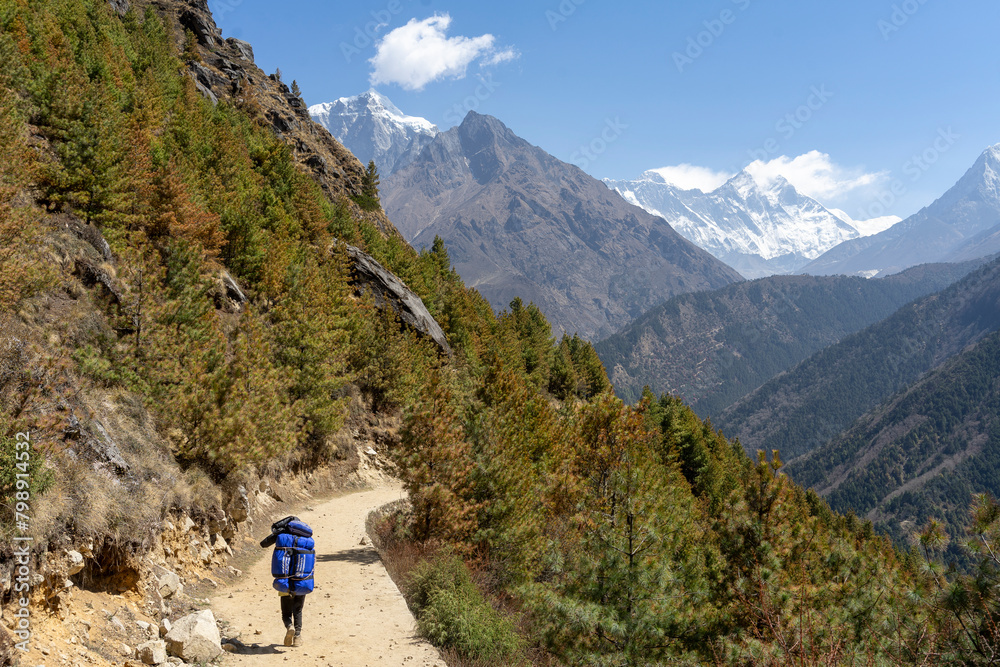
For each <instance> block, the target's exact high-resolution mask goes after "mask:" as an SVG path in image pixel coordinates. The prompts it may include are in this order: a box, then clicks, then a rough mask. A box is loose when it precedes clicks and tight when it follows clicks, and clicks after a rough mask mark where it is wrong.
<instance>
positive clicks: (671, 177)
mask: <svg viewBox="0 0 1000 667" xmlns="http://www.w3.org/2000/svg"><path fill="white" fill-rule="evenodd" d="M650 171H651V172H653V173H654V174H658V175H659V176H660V177H661V178H663V180H664V181H666V182H667V183H669V184H670V185H673V186H675V187H678V188H681V189H682V190H701V191H702V192H711V191H712V190H715V189H716V188H718V187H719V186H720V185H722V184H723V183H725V182H726V181H728V180H729V179H730V178H732V177H733V175H732V174H730V173H727V172H724V171H715V170H714V169H709V168H708V167H698V166H696V165H693V164H679V165H676V166H673V167H660V168H659V169H651V170H650Z"/></svg>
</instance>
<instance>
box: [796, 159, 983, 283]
mask: <svg viewBox="0 0 1000 667" xmlns="http://www.w3.org/2000/svg"><path fill="white" fill-rule="evenodd" d="M998 230H1000V145H997V146H992V147H990V148H988V149H986V151H984V152H983V154H982V155H981V156H980V157H979V159H978V160H976V163H975V164H974V165H973V166H972V168H970V169H969V171H968V172H966V174H965V175H964V176H963V177H962V179H961V180H960V181H959V182H958V183H956V184H955V186H954V187H953V188H951V189H950V190H949V191H948V192H946V193H945V194H944V195H943V196H942V197H941V198H940V199H938V200H937V201H935V202H934V203H932V204H931V205H930V206H928V207H926V208H924V209H923V210H921V211H920V212H918V213H916V214H914V215H913V216H911V217H909V218H907V219H906V220H904V221H903V222H901V223H899V224H898V225H896V226H894V227H892V228H890V229H888V230H886V231H884V232H882V233H880V234H876V235H874V236H869V237H866V238H862V239H855V240H853V241H847V242H845V243H842V244H841V245H839V246H837V247H836V248H833V249H832V250H830V251H828V252H826V253H824V254H823V255H822V256H820V257H819V258H817V259H816V260H815V261H813V262H810V263H809V264H807V265H806V266H805V267H803V269H802V272H803V273H809V274H813V275H832V274H837V273H841V274H847V275H858V274H873V273H879V272H882V273H891V272H895V271H900V270H902V269H905V268H906V267H908V266H914V265H917V264H925V263H927V262H941V261H954V260H956V259H970V258H973V257H986V256H989V255H992V254H995V253H996V252H998V251H1000V234H998ZM981 235H983V236H981Z"/></svg>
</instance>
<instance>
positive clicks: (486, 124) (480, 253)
mask: <svg viewBox="0 0 1000 667" xmlns="http://www.w3.org/2000/svg"><path fill="white" fill-rule="evenodd" d="M382 193H383V194H382V203H383V206H384V207H385V210H386V212H387V213H388V215H389V216H390V217H391V218H392V220H393V221H394V222H395V223H396V225H397V226H398V228H399V229H400V231H401V232H402V233H403V235H404V236H405V237H406V238H407V239H408V240H409V241H410V242H411V243H413V244H415V245H417V246H430V245H431V243H432V241H433V239H434V237H435V236H439V237H441V238H442V239H443V240H444V242H445V244H446V245H447V247H448V252H449V254H450V256H451V257H452V259H453V260H454V263H455V266H456V268H457V269H458V271H459V273H460V274H461V275H462V277H463V278H464V279H465V281H466V283H467V284H469V285H471V286H473V287H476V288H477V289H478V290H479V291H480V292H482V294H483V295H484V296H485V297H486V298H487V299H488V300H489V301H490V303H491V304H493V306H494V307H495V308H505V307H506V306H507V305H508V304H509V303H510V302H511V300H512V299H514V297H518V296H519V297H521V298H523V299H524V300H525V301H528V300H530V301H533V302H534V303H535V304H537V305H538V306H539V307H540V308H541V309H542V311H543V312H545V313H546V314H547V315H548V316H549V318H550V319H551V320H552V321H553V323H554V324H555V325H556V327H557V328H561V329H562V330H563V331H567V332H570V333H573V332H579V333H580V334H581V335H583V336H584V337H588V338H598V337H600V336H606V335H608V334H610V333H612V332H613V331H614V330H616V329H618V328H619V327H621V326H624V325H625V324H626V323H628V322H629V321H630V320H631V319H633V318H634V317H637V316H638V315H640V314H641V313H642V312H643V311H645V310H647V309H649V308H650V307H652V306H654V305H656V304H657V303H660V302H662V301H663V300H664V299H667V298H669V297H670V296H672V295H674V294H679V293H683V292H694V291H698V290H706V289H714V288H718V287H722V286H724V285H727V284H729V283H732V282H735V281H738V280H740V279H741V277H740V276H739V274H737V273H736V272H735V271H733V270H732V269H730V268H729V267H727V266H725V265H724V264H723V263H721V262H719V261H718V260H716V259H714V258H713V257H712V256H711V255H709V254H708V253H706V252H705V251H703V250H701V249H699V248H697V247H696V246H695V245H693V244H692V243H690V242H688V241H687V240H685V239H684V238H683V237H681V236H680V235H679V234H678V233H677V232H675V231H674V230H673V229H671V228H670V226H669V225H668V224H666V223H665V222H664V221H663V220H662V219H660V218H658V217H655V216H653V215H650V214H649V213H647V212H646V211H644V210H642V209H641V208H639V207H637V206H632V205H631V204H628V203H627V202H625V201H624V200H623V199H622V198H621V197H619V196H618V195H617V194H615V193H614V192H612V191H610V190H609V189H608V188H607V187H605V186H604V184H602V183H601V182H600V181H597V180H595V179H593V178H591V177H590V176H588V175H587V174H585V173H584V172H583V171H581V170H580V169H578V168H576V167H574V166H571V165H568V164H566V163H564V162H561V161H559V160H557V159H556V158H554V157H552V156H551V155H549V154H548V153H546V152H545V151H543V150H542V149H540V148H537V147H535V146H532V145H530V144H529V143H528V142H526V141H524V140H523V139H521V138H519V137H517V136H516V135H515V134H514V133H513V132H511V131H510V130H509V129H508V128H507V127H506V126H504V125H503V123H501V122H500V121H498V120H496V119H495V118H491V117H489V116H482V115H480V114H477V113H475V112H472V113H470V114H469V115H468V116H467V117H466V119H465V121H464V122H463V123H462V124H461V125H460V126H458V127H455V128H452V129H451V130H449V131H447V132H445V133H442V134H439V135H438V136H437V137H436V138H435V139H434V141H433V142H432V143H431V144H430V145H429V146H427V147H426V148H425V149H424V150H423V152H422V153H421V154H420V156H419V157H418V158H417V159H416V160H415V161H414V162H413V163H411V164H410V165H409V166H407V167H406V168H404V169H402V170H400V171H397V172H396V173H394V174H392V175H391V176H390V177H389V178H386V179H383V181H382Z"/></svg>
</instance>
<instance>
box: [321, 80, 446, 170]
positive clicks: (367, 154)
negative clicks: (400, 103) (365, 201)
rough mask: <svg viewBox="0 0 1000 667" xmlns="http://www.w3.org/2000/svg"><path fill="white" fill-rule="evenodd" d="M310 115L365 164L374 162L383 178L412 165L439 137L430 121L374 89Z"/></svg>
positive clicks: (324, 106)
mask: <svg viewBox="0 0 1000 667" xmlns="http://www.w3.org/2000/svg"><path fill="white" fill-rule="evenodd" d="M309 115H310V116H312V119H313V120H314V121H316V122H317V123H319V124H320V125H322V126H323V127H325V128H326V129H327V130H329V132H330V134H332V135H333V136H334V137H335V138H336V139H337V141H339V142H340V143H342V144H343V145H344V147H346V148H347V149H348V150H349V151H351V152H352V153H354V154H355V155H356V156H357V158H358V159H359V160H361V163H362V164H368V162H369V161H370V160H374V161H375V165H376V166H377V167H378V170H379V173H381V174H382V175H383V176H388V175H389V174H391V173H392V172H394V171H396V170H397V169H401V168H403V167H405V166H406V165H408V164H409V163H410V162H412V161H413V160H414V158H416V157H417V155H418V154H419V153H420V151H421V150H423V148H424V146H426V145H427V144H429V143H430V142H431V141H432V140H433V139H434V137H436V136H437V134H438V128H437V126H436V125H434V124H433V123H431V122H430V121H429V120H427V119H426V118H420V117H418V116H407V115H406V114H404V113H403V112H402V111H400V110H399V109H398V108H397V107H396V105H394V104H393V103H392V102H391V101H390V100H389V98H388V97H386V96H385V95H382V94H381V93H379V92H377V91H375V90H369V91H368V92H366V93H362V94H361V95H356V96H354V97H341V98H340V99H338V100H337V101H336V102H325V103H323V104H316V105H313V106H311V107H309Z"/></svg>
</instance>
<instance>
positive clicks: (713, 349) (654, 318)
mask: <svg viewBox="0 0 1000 667" xmlns="http://www.w3.org/2000/svg"><path fill="white" fill-rule="evenodd" d="M979 264H980V263H968V264H962V265H950V264H942V265H928V266H922V267H915V268H913V269H910V270H908V271H905V272H903V273H901V274H898V275H895V276H890V277H888V278H884V279H878V280H866V279H864V278H858V277H847V276H824V277H812V276H774V277H771V278H762V279H760V280H756V281H753V282H750V283H740V284H738V285H730V286H728V287H724V288H722V289H721V290H717V291H714V292H708V293H699V294H686V295H681V296H676V297H674V298H672V299H670V300H669V301H667V302H666V303H665V304H662V305H660V306H657V307H655V308H653V310H651V311H649V312H648V313H646V314H645V315H643V316H642V317H641V318H639V319H638V320H636V321H635V322H633V323H632V324H630V325H629V326H627V327H626V328H625V329H623V330H622V331H620V332H618V333H616V334H615V335H613V336H611V337H609V338H607V339H605V340H603V341H601V342H600V343H598V344H597V345H596V346H595V347H596V349H597V352H598V354H599V355H600V357H601V360H602V361H603V362H604V365H605V368H607V369H608V373H609V375H610V376H611V380H612V384H613V385H614V387H615V391H616V392H617V393H618V395H619V396H621V397H623V398H625V399H626V400H637V399H638V397H639V395H640V392H641V391H642V388H643V386H646V385H648V386H649V387H650V388H652V389H653V391H654V393H657V394H659V393H662V392H669V393H672V394H676V395H679V396H681V397H682V398H683V399H684V400H685V401H687V402H688V403H689V404H690V405H691V407H692V408H694V409H695V411H696V412H698V414H699V415H701V416H702V417H705V416H713V417H714V416H715V415H717V414H719V413H720V412H721V411H722V410H723V409H725V408H726V407H728V406H729V405H731V404H732V403H733V402H735V401H737V400H739V399H740V398H742V397H743V396H745V395H746V394H748V393H750V392H751V391H753V390H754V389H756V388H757V387H759V386H760V385H762V384H763V383H764V382H766V381H767V380H769V379H771V378H772V377H774V376H775V375H777V374H778V373H781V372H783V371H786V370H788V369H789V368H791V367H792V366H794V365H795V364H797V363H799V362H800V361H802V360H803V359H805V358H806V357H808V356H810V355H811V354H813V353H815V352H817V351H819V350H820V349H822V348H824V347H826V346H827V345H832V344H833V343H836V342H837V341H839V340H840V339H841V338H843V337H844V336H846V335H848V334H851V333H854V332H856V331H859V330H861V329H863V328H865V327H867V326H869V325H871V324H874V323H875V322H878V321H879V320H881V319H883V318H885V317H888V316H889V315H891V314H892V313H893V312H895V311H896V310H897V309H898V308H899V307H901V306H903V305H904V304H906V303H909V302H910V301H912V300H913V299H916V298H918V297H921V296H924V295H926V294H930V293H933V292H936V291H938V290H941V289H943V288H945V287H947V286H948V285H950V284H951V283H953V282H955V281H956V280H958V279H959V278H961V277H962V276H964V275H966V274H967V273H968V272H969V271H971V270H973V269H974V268H975V267H976V266H978V265H979Z"/></svg>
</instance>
